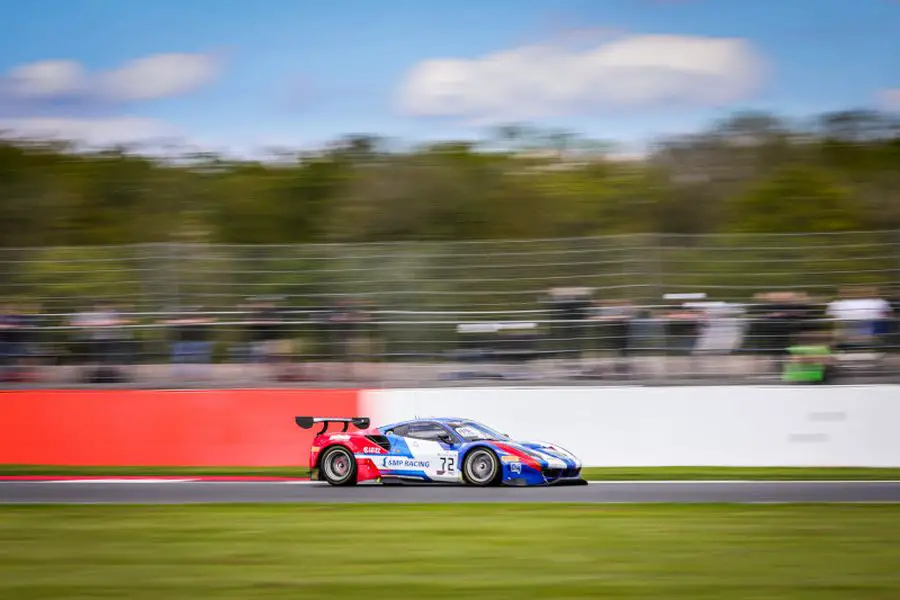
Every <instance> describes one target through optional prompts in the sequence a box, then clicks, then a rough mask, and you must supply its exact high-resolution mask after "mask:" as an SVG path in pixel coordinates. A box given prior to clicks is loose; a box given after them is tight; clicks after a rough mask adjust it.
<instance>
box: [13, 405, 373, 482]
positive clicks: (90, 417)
mask: <svg viewBox="0 0 900 600" xmlns="http://www.w3.org/2000/svg"><path fill="white" fill-rule="evenodd" d="M358 397H359V392H358V391H357V390H281V389H280V390H196V391H195V390H190V391H170V390H165V391H147V390H139V391H138V390H122V391H118V390H103V391H81V390H78V391H27V392H19V391H16V392H3V393H0V463H5V464H34V465H37V464H41V465H79V466H82V465H107V466H120V465H121V466H237V467H244V466H247V467H252V466H276V467H277V466H307V463H308V458H309V456H308V454H309V446H310V444H311V443H312V438H313V435H314V430H305V429H300V428H299V427H297V425H296V424H295V423H294V416H296V415H319V416H330V417H347V416H358V415H357V410H359V401H358Z"/></svg>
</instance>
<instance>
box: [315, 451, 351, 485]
mask: <svg viewBox="0 0 900 600" xmlns="http://www.w3.org/2000/svg"><path fill="white" fill-rule="evenodd" d="M319 472H320V473H321V475H322V478H323V479H324V480H325V481H327V482H328V483H330V484H331V485H353V484H355V483H356V458H354V457H353V454H352V453H351V452H350V451H349V450H347V449H346V448H344V447H343V446H335V447H333V448H330V449H328V450H326V451H325V453H324V454H323V455H322V458H321V459H320V460H319Z"/></svg>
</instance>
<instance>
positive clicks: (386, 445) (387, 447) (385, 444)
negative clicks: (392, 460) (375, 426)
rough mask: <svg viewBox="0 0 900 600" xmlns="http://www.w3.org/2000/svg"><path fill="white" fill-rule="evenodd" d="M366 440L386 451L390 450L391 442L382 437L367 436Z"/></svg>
mask: <svg viewBox="0 0 900 600" xmlns="http://www.w3.org/2000/svg"><path fill="white" fill-rule="evenodd" d="M366 439H369V440H372V441H373V442H375V443H376V444H378V445H379V446H381V447H382V448H384V449H385V450H387V451H390V449H391V442H390V441H389V440H388V439H387V437H385V436H383V435H367V436H366Z"/></svg>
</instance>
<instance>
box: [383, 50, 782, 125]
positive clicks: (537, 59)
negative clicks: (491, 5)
mask: <svg viewBox="0 0 900 600" xmlns="http://www.w3.org/2000/svg"><path fill="white" fill-rule="evenodd" d="M763 75H764V66H763V61H762V59H761V58H760V57H759V56H758V55H757V54H756V52H755V51H754V49H753V48H752V47H751V46H750V45H749V44H748V43H747V42H746V41H744V40H741V39H734V38H707V37H684V36H666V35H645V36H628V37H624V38H620V39H617V40H614V41H611V42H608V43H604V44H601V45H599V46H596V47H594V48H591V49H588V50H581V51H574V50H571V49H567V48H561V47H553V46H527V47H522V48H514V49H511V50H507V51H503V52H498V53H495V54H490V55H487V56H482V57H479V58H475V59H435V60H429V61H425V62H422V63H420V64H418V65H416V66H415V67H414V68H413V69H412V70H411V71H410V72H409V73H407V75H406V78H405V80H404V82H403V84H402V86H401V89H400V91H399V102H400V106H401V108H402V110H404V111H405V112H407V113H410V114H413V115H419V116H443V117H463V118H469V119H474V120H476V121H492V120H509V119H526V118H537V117H545V116H553V115H562V114H570V113H586V112H590V111H592V110H593V111H596V110H599V109H603V108H613V107H649V106H655V105H663V104H671V103H681V104H688V105H707V106H710V105H712V106H715V105H722V104H726V103H729V102H733V101H736V100H740V99H742V98H744V97H746V96H747V95H748V94H750V93H752V92H753V91H754V90H756V89H757V88H758V86H759V85H760V83H761V81H762V77H763Z"/></svg>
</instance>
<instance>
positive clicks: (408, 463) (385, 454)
mask: <svg viewBox="0 0 900 600" xmlns="http://www.w3.org/2000/svg"><path fill="white" fill-rule="evenodd" d="M294 420H295V422H296V423H297V425H298V426H300V427H302V428H304V429H310V428H312V427H313V426H314V425H315V424H317V423H320V424H322V428H321V429H320V430H319V431H318V432H317V434H316V437H315V439H314V440H313V443H312V447H311V448H310V452H309V464H310V467H311V469H312V475H313V479H317V480H319V481H327V482H328V483H330V484H331V485H355V484H357V483H364V482H365V483H401V482H424V483H450V484H454V483H455V484H468V485H474V486H489V485H517V486H534V485H549V484H570V485H572V484H575V485H583V484H586V483H587V481H585V480H584V479H583V478H582V477H581V466H582V465H581V461H580V460H579V459H578V458H576V457H575V456H573V455H572V453H571V452H569V451H567V450H565V449H563V448H561V447H559V446H557V445H555V444H548V443H540V442H521V441H514V440H512V439H510V438H509V436H507V435H504V434H502V433H499V432H497V431H495V430H494V429H491V428H490V427H488V426H486V425H483V424H481V423H478V422H476V421H473V420H471V419H455V418H436V419H413V420H410V421H402V422H399V423H392V424H389V425H385V426H382V427H372V428H370V419H369V418H368V417H352V418H332V417H295V419H294ZM330 423H341V424H343V428H342V430H341V431H338V432H333V433H328V426H329V424H330ZM351 424H352V425H353V426H354V427H356V428H357V429H360V431H349V427H350V425H351Z"/></svg>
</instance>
